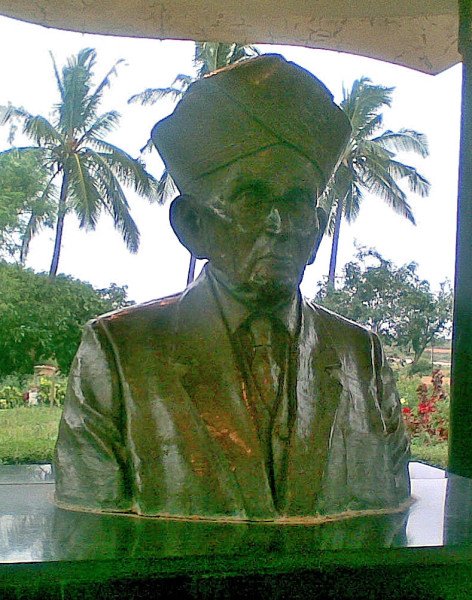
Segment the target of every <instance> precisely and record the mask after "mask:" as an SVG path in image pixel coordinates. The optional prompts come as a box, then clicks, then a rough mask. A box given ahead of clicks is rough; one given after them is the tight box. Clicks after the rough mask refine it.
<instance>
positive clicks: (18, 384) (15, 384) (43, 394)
mask: <svg viewBox="0 0 472 600" xmlns="http://www.w3.org/2000/svg"><path fill="white" fill-rule="evenodd" d="M52 386H53V381H52V379H51V378H49V377H40V378H39V380H35V378H34V376H33V375H28V376H24V375H20V376H19V375H7V376H6V377H3V378H2V379H0V409H5V408H18V407H20V406H24V405H25V404H26V403H27V398H28V396H27V394H28V391H29V390H31V389H32V388H33V387H34V388H37V391H38V397H37V399H38V402H39V403H40V404H50V401H51V389H52ZM66 386H67V378H66V377H64V376H62V375H59V376H56V378H55V380H54V387H55V402H56V404H60V405H62V404H64V398H65V394H66Z"/></svg>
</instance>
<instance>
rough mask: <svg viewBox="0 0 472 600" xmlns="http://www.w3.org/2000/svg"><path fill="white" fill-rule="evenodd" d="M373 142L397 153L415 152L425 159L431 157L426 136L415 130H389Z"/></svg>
mask: <svg viewBox="0 0 472 600" xmlns="http://www.w3.org/2000/svg"><path fill="white" fill-rule="evenodd" d="M372 141H373V142H375V143H377V144H379V145H381V146H382V147H383V148H388V149H390V150H393V151H396V152H415V153H416V154H419V155H420V156H421V157H423V158H426V157H427V156H428V155H429V148H428V140H427V137H426V135H425V134H424V133H420V132H418V131H415V130H413V129H400V130H399V131H390V130H387V131H384V132H383V133H382V134H381V135H379V136H378V137H376V138H374V139H373V140H372Z"/></svg>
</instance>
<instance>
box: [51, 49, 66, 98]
mask: <svg viewBox="0 0 472 600" xmlns="http://www.w3.org/2000/svg"><path fill="white" fill-rule="evenodd" d="M49 56H50V57H51V61H52V68H53V71H54V77H55V79H56V85H57V88H58V90H59V94H60V96H61V100H63V99H64V93H65V92H64V86H63V84H62V79H61V76H60V73H59V69H58V68H57V63H56V59H55V58H54V54H53V53H52V52H51V51H49Z"/></svg>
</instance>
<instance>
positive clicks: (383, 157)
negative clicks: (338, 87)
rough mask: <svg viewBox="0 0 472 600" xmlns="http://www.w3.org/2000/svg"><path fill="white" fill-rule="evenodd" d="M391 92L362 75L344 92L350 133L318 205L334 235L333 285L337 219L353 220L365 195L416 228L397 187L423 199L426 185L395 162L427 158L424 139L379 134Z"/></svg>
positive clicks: (406, 132)
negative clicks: (408, 156)
mask: <svg viewBox="0 0 472 600" xmlns="http://www.w3.org/2000/svg"><path fill="white" fill-rule="evenodd" d="M393 90H394V88H388V87H384V86H381V85H374V84H372V83H371V81H370V79H368V78H367V77H363V78H361V79H357V80H356V81H354V83H353V84H352V87H351V89H350V90H347V89H346V88H344V90H343V99H342V101H341V103H340V106H341V108H342V109H343V111H344V112H345V113H346V115H347V116H348V117H349V120H350V122H351V125H352V133H351V136H350V138H349V141H348V144H347V146H346V149H345V151H344V153H343V155H342V157H341V160H340V163H339V167H338V169H337V170H336V172H335V173H334V175H333V177H332V178H331V180H330V182H329V184H328V187H327V189H326V191H325V194H324V196H323V198H322V204H323V206H324V207H325V208H326V210H327V212H328V213H329V214H330V222H329V232H330V233H331V234H332V236H333V241H332V246H331V258H330V266H329V275H328V282H329V285H330V286H331V287H334V283H335V273H336V262H337V252H338V245H339V235H340V228H341V221H342V218H343V217H344V218H345V219H346V220H347V222H348V223H351V222H352V221H354V220H355V219H356V218H357V216H358V214H359V210H360V208H361V204H362V200H363V199H364V196H365V194H366V193H370V194H373V195H374V196H377V197H379V198H380V199H382V200H383V201H384V202H386V203H387V205H388V206H390V207H391V208H392V209H393V210H394V211H395V212H396V213H398V214H400V215H402V216H403V217H405V218H406V219H408V220H409V221H410V222H411V223H413V224H415V219H414V216H413V212H412V209H411V206H410V204H409V203H408V198H407V195H406V193H405V191H404V190H403V189H402V187H401V184H402V183H404V184H406V186H407V188H408V189H409V190H410V191H412V192H415V193H416V194H419V195H420V196H427V195H428V193H429V187H430V186H429V182H428V181H427V180H426V179H425V177H423V175H421V174H420V173H419V172H418V171H417V170H416V168H415V167H412V166H410V165H407V164H405V163H403V162H401V161H399V160H398V159H397V154H396V153H397V152H402V153H403V152H414V153H416V154H419V155H420V156H421V157H423V158H424V157H426V156H427V155H428V144H427V140H426V136H425V135H424V134H422V133H419V132H417V131H415V130H413V129H400V130H399V131H390V130H385V131H381V130H382V125H383V114H382V110H383V109H384V108H385V107H389V106H391V103H392V93H393Z"/></svg>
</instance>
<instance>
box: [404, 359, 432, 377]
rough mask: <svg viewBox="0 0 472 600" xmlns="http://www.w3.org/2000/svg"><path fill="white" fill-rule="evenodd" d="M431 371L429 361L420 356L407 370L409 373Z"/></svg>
mask: <svg viewBox="0 0 472 600" xmlns="http://www.w3.org/2000/svg"><path fill="white" fill-rule="evenodd" d="M430 371H431V361H430V360H427V359H426V358H420V359H419V360H418V361H417V362H416V363H415V362H414V363H412V364H411V366H410V368H409V372H410V374H411V375H416V374H419V375H427V374H428V373H430Z"/></svg>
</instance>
